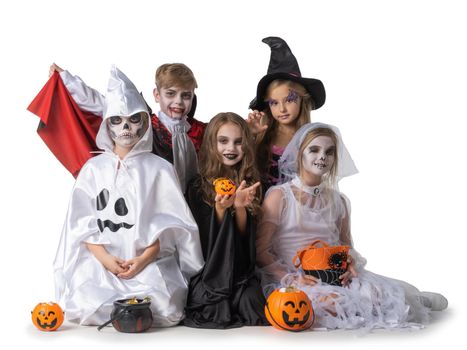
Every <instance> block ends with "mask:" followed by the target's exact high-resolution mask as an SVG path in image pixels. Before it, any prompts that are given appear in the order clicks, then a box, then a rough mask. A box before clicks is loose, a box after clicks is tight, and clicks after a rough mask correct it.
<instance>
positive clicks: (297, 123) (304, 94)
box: [247, 37, 326, 191]
mask: <svg viewBox="0 0 467 350" xmlns="http://www.w3.org/2000/svg"><path fill="white" fill-rule="evenodd" d="M263 42H264V43H266V44H268V45H269V46H270V48H271V59H270V62H269V68H268V72H267V74H266V75H265V76H264V77H263V78H261V80H260V81H259V83H258V88H257V91H256V97H255V98H254V99H253V101H251V103H250V108H251V109H252V110H253V111H252V112H251V113H250V114H249V115H248V119H247V122H248V124H249V126H250V129H251V131H252V132H253V134H255V135H256V144H257V149H256V154H257V162H258V167H259V170H260V173H261V174H262V179H261V181H262V184H263V189H264V191H266V190H267V189H268V188H269V187H270V186H272V185H275V184H276V183H277V179H278V175H279V173H278V168H277V162H278V160H279V158H280V156H281V155H282V153H283V152H284V149H285V147H286V146H287V144H288V143H289V141H290V140H291V139H292V137H293V135H294V134H295V132H296V131H297V130H298V129H299V128H300V127H301V126H302V125H304V124H306V123H309V122H310V112H311V110H313V109H318V108H320V107H321V106H322V105H323V104H324V101H325V99H326V93H325V90H324V85H323V83H322V82H321V81H320V80H318V79H313V78H304V77H302V75H301V73H300V68H299V67H298V62H297V60H296V58H295V56H294V55H293V54H292V51H291V50H290V48H289V46H288V45H287V43H286V42H285V41H284V40H283V39H281V38H278V37H268V38H264V39H263Z"/></svg>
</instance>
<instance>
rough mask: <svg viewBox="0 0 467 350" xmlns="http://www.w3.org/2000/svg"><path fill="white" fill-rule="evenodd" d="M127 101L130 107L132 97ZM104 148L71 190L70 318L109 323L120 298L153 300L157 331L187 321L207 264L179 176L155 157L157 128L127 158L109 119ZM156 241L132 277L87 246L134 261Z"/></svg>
mask: <svg viewBox="0 0 467 350" xmlns="http://www.w3.org/2000/svg"><path fill="white" fill-rule="evenodd" d="M134 95H135V96H138V93H137V91H136V90H135V93H134ZM125 97H126V96H125ZM121 101H123V102H127V103H128V104H129V102H128V101H129V99H128V98H126V99H121ZM130 102H131V101H130ZM116 103H118V101H117V102H116ZM130 106H131V105H130ZM124 107H126V106H124ZM114 115H121V114H118V113H115V114H114ZM147 118H148V123H149V125H151V124H150V120H149V116H147ZM97 145H98V146H99V148H101V149H103V150H104V152H103V154H100V155H98V156H96V157H94V158H91V159H90V160H89V161H88V162H87V163H86V164H85V165H84V166H83V168H82V169H81V172H80V174H79V176H78V177H77V179H76V183H75V185H74V188H73V191H72V195H71V200H70V203H69V207H68V213H67V217H66V221H65V224H64V227H63V231H62V235H61V239H60V243H59V247H58V251H57V255H56V258H55V261H54V271H55V285H56V296H57V299H58V300H59V303H60V305H61V306H62V307H63V308H64V311H65V316H66V318H67V319H68V320H70V321H74V322H78V323H80V324H82V325H99V324H102V323H104V322H105V321H107V320H109V318H110V313H111V311H112V308H113V302H114V301H115V300H118V299H123V298H132V297H140V298H144V297H146V296H148V297H150V298H151V309H152V313H153V318H154V326H162V327H166V326H172V325H175V324H177V323H179V321H181V320H182V318H183V316H184V307H185V303H186V295H187V291H188V288H187V285H188V283H187V282H188V281H189V279H190V277H191V276H192V275H194V274H195V273H196V272H198V271H199V270H200V269H201V268H202V266H203V263H204V262H203V258H202V252H201V246H200V241H199V234H198V228H197V225H196V222H195V221H194V219H193V216H192V214H191V211H190V209H189V207H188V205H187V203H186V201H185V199H184V197H183V194H182V192H181V190H180V184H179V181H178V178H177V175H176V174H175V172H174V169H173V167H172V165H171V164H170V163H169V162H167V161H166V160H164V159H162V158H160V157H158V156H156V155H154V154H152V153H151V149H152V128H151V127H148V128H147V130H146V132H145V134H144V135H143V137H142V138H141V140H140V141H139V142H138V143H137V144H136V145H135V146H134V147H133V148H132V150H131V151H130V152H129V153H128V154H127V155H126V156H125V158H124V159H123V160H121V159H119V157H118V156H117V155H116V154H114V153H113V151H112V149H113V141H112V140H111V138H110V135H109V133H108V130H107V127H106V122H105V120H104V121H103V122H102V124H101V127H100V130H99V133H98V135H97ZM157 239H159V241H160V252H159V254H158V255H157V260H156V261H154V262H152V263H150V264H149V265H147V266H146V267H145V268H144V270H142V271H141V272H140V273H138V274H137V275H136V276H135V277H133V278H131V279H121V278H119V277H117V276H116V275H114V274H113V273H111V272H110V271H108V270H107V269H106V268H104V266H103V265H102V264H101V263H100V262H99V261H98V260H97V259H96V258H95V257H94V255H93V254H92V253H91V252H90V251H89V250H88V249H87V247H86V243H91V244H102V245H104V247H105V249H106V250H107V252H108V253H110V254H111V255H113V256H116V257H118V258H121V259H123V260H128V259H131V258H134V257H136V256H139V255H140V254H141V253H142V252H143V251H144V249H145V248H147V247H148V246H150V245H152V244H153V243H155V242H156V240H157Z"/></svg>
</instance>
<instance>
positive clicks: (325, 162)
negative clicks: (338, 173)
mask: <svg viewBox="0 0 467 350" xmlns="http://www.w3.org/2000/svg"><path fill="white" fill-rule="evenodd" d="M335 154H336V145H335V144H334V142H333V141H332V139H331V138H330V137H329V136H318V137H315V138H314V139H313V140H311V141H310V143H309V144H308V145H307V146H306V148H305V150H304V151H303V155H302V162H303V168H304V169H305V171H307V172H309V173H311V174H313V175H316V176H320V177H321V176H323V175H324V174H326V173H327V172H329V171H330V170H331V168H332V165H333V164H334V160H335Z"/></svg>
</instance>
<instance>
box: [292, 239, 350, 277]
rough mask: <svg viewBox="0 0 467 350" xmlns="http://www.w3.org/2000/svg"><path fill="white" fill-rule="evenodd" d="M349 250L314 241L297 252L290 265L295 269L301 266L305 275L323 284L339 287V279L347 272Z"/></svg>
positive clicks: (346, 247)
mask: <svg viewBox="0 0 467 350" xmlns="http://www.w3.org/2000/svg"><path fill="white" fill-rule="evenodd" d="M318 245H321V247H318ZM349 249H350V247H349V246H347V245H343V246H330V245H329V244H327V243H326V242H323V241H321V240H316V241H314V242H313V243H311V244H310V245H309V246H308V247H306V248H304V249H301V250H299V251H298V252H297V254H296V255H295V256H294V257H293V259H292V264H294V265H295V267H297V268H298V267H299V266H300V265H302V268H303V271H304V272H305V274H307V275H311V276H314V277H316V278H319V279H320V280H321V281H322V282H324V283H327V284H331V285H335V286H340V285H341V280H340V279H339V277H340V275H342V274H343V273H344V272H345V271H347V259H348V256H349Z"/></svg>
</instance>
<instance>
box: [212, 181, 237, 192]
mask: <svg viewBox="0 0 467 350" xmlns="http://www.w3.org/2000/svg"><path fill="white" fill-rule="evenodd" d="M212 184H213V185H214V190H215V191H216V193H217V194H220V195H222V196H225V195H232V194H234V193H235V191H236V190H237V187H236V186H235V183H234V182H233V181H232V180H230V179H228V178H226V177H220V178H218V179H215V180H214V181H213V183H212Z"/></svg>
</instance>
